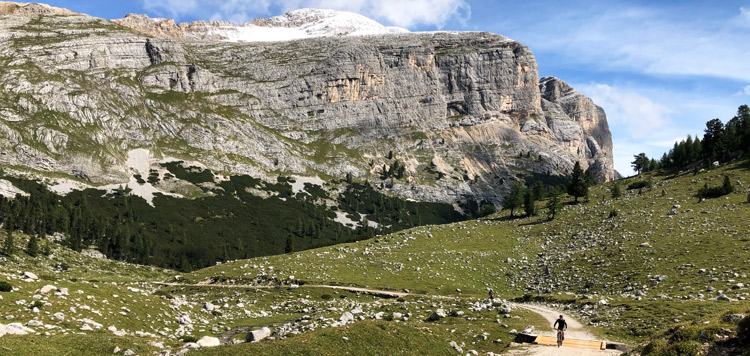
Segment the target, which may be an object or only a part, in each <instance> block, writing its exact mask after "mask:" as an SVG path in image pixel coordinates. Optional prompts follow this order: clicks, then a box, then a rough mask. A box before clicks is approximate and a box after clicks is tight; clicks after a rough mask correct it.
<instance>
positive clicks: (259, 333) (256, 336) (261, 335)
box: [245, 327, 271, 342]
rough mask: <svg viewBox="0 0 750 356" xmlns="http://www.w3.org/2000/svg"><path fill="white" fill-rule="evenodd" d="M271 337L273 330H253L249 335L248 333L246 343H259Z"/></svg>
mask: <svg viewBox="0 0 750 356" xmlns="http://www.w3.org/2000/svg"><path fill="white" fill-rule="evenodd" d="M269 336H271V329H269V328H266V327H264V328H261V329H258V330H253V331H251V332H249V333H247V336H246V337H245V341H247V342H258V341H260V340H263V339H265V338H267V337H269Z"/></svg>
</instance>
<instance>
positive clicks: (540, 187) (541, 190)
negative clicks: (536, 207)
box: [534, 180, 545, 200]
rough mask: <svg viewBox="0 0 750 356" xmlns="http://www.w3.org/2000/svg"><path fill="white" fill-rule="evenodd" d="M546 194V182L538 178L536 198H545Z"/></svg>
mask: <svg viewBox="0 0 750 356" xmlns="http://www.w3.org/2000/svg"><path fill="white" fill-rule="evenodd" d="M544 196H545V191H544V183H542V181H540V180H538V181H536V183H534V200H542V199H544Z"/></svg>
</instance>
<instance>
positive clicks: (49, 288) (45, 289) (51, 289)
mask: <svg viewBox="0 0 750 356" xmlns="http://www.w3.org/2000/svg"><path fill="white" fill-rule="evenodd" d="M56 290H57V287H55V286H53V285H49V284H48V285H46V286H44V287H42V288H40V289H39V290H37V291H36V292H34V294H42V295H44V294H47V293H49V292H54V291H56Z"/></svg>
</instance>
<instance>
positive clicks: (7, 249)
mask: <svg viewBox="0 0 750 356" xmlns="http://www.w3.org/2000/svg"><path fill="white" fill-rule="evenodd" d="M15 250H16V245H15V241H14V238H13V219H12V218H11V217H10V216H8V219H7V220H5V245H3V253H4V254H6V255H8V256H10V255H12V254H13V253H15V252H16V251H15Z"/></svg>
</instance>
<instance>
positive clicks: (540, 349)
mask: <svg viewBox="0 0 750 356" xmlns="http://www.w3.org/2000/svg"><path fill="white" fill-rule="evenodd" d="M155 284H157V285H163V286H172V287H215V288H243V289H255V290H257V291H260V292H264V293H268V292H267V291H264V289H273V288H279V287H278V286H253V285H228V284H223V285H222V284H180V283H155ZM300 288H328V289H338V290H346V291H350V292H355V293H366V294H371V295H377V296H384V297H390V298H400V297H406V296H419V297H428V298H439V299H459V298H460V297H452V296H443V295H427V294H416V293H408V292H397V291H392V290H382V289H371V288H360V287H347V286H331V285H323V284H303V285H301V286H300ZM514 305H515V306H516V307H517V308H522V309H526V310H528V311H531V312H534V313H537V314H539V315H541V316H542V317H544V319H546V320H547V321H548V322H549V323H550V326H551V325H552V324H554V322H555V320H557V318H558V317H559V316H560V314H562V315H563V317H564V318H565V321H566V322H567V323H568V331H567V332H566V333H565V337H566V339H579V340H599V339H598V338H597V337H596V336H595V335H594V334H592V333H590V332H589V331H587V330H586V328H585V327H584V326H583V324H581V323H580V322H578V320H575V319H574V318H572V317H570V316H569V315H567V314H565V313H562V312H560V311H559V310H554V309H551V308H548V307H545V306H541V305H532V304H518V303H515V304H514ZM236 332H238V331H237V330H233V332H232V331H230V332H228V333H226V335H225V339H228V338H229V337H231V336H232V335H233V333H236ZM539 334H542V335H549V336H555V335H556V334H555V332H553V331H541V332H539ZM227 336H228V337H227ZM506 354H507V355H518V356H520V355H532V356H533V355H538V356H545V355H549V356H616V355H620V354H622V352H619V351H613V350H606V351H602V350H587V349H580V348H573V347H565V346H564V345H563V347H560V348H557V347H550V346H541V345H530V346H528V347H523V348H519V349H514V350H511V351H509V352H507V353H506Z"/></svg>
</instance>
